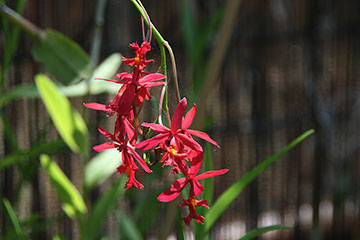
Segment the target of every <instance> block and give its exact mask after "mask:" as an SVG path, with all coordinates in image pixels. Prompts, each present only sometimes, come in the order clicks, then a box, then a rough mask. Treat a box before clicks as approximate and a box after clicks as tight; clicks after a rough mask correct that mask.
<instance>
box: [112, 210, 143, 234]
mask: <svg viewBox="0 0 360 240" xmlns="http://www.w3.org/2000/svg"><path fill="white" fill-rule="evenodd" d="M118 211H119V210H118ZM118 214H119V220H120V224H121V227H122V228H121V229H122V232H123V234H124V239H133V240H141V239H143V237H142V236H141V233H140V231H139V229H138V228H137V227H136V224H135V223H134V221H133V220H132V219H131V217H128V216H126V215H125V214H124V213H122V212H120V211H119V213H118Z"/></svg>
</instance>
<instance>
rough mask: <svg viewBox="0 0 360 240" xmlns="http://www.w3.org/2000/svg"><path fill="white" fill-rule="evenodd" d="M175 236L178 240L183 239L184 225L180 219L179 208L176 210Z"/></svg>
mask: <svg viewBox="0 0 360 240" xmlns="http://www.w3.org/2000/svg"><path fill="white" fill-rule="evenodd" d="M176 216H177V218H176V226H177V228H176V235H177V239H178V240H184V239H185V229H184V223H183V220H182V217H181V210H180V208H177V209H176Z"/></svg>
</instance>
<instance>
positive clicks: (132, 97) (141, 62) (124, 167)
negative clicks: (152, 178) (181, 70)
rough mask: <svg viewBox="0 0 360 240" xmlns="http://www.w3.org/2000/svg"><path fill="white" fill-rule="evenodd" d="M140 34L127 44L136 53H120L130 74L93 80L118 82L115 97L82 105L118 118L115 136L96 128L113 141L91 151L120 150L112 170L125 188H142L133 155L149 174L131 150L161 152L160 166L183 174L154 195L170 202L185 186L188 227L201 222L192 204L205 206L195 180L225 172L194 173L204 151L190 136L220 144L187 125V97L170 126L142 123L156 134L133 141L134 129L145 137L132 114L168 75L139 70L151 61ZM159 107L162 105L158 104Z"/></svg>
mask: <svg viewBox="0 0 360 240" xmlns="http://www.w3.org/2000/svg"><path fill="white" fill-rule="evenodd" d="M147 18H148V16H147ZM148 20H149V18H148ZM149 23H150V21H149ZM149 25H150V24H149ZM150 29H151V27H150ZM143 36H144V37H143V38H144V40H143V43H142V44H141V45H140V46H139V45H138V44H137V43H132V44H130V48H132V49H133V50H134V51H135V57H134V58H124V57H123V62H124V63H125V64H127V65H129V66H131V67H132V73H127V72H123V73H120V74H117V75H116V77H117V78H118V79H119V80H112V79H103V78H98V80H105V81H110V82H115V83H119V84H122V86H121V88H120V89H119V91H118V93H117V94H116V96H115V97H114V99H113V100H112V101H110V102H109V103H108V104H106V105H104V104H99V103H84V105H85V106H86V107H88V108H90V109H95V110H101V111H104V112H106V113H107V117H111V116H113V115H116V117H117V118H116V121H115V126H114V134H111V133H110V132H107V131H106V130H104V129H102V128H101V127H100V126H99V127H98V130H99V132H100V133H101V134H103V135H104V136H105V137H107V138H108V139H110V140H111V141H112V142H105V143H103V144H100V145H97V146H94V147H93V149H94V150H95V151H97V152H101V151H104V150H106V149H111V148H116V149H117V150H118V151H119V152H121V155H122V164H121V166H119V167H118V168H117V171H118V172H119V173H121V174H126V175H127V176H128V181H127V183H126V186H125V187H126V188H127V189H129V188H131V187H132V186H135V187H136V188H138V189H142V188H143V187H144V186H143V185H142V184H141V183H140V182H139V181H138V180H137V179H136V178H135V173H136V172H141V170H140V169H139V167H138V165H137V164H136V163H135V161H134V159H135V160H136V162H137V163H138V164H139V165H140V166H141V168H142V169H143V170H144V171H145V172H147V173H151V172H152V171H151V169H150V168H149V166H148V164H147V163H146V162H145V161H144V159H143V158H142V157H141V156H140V155H139V154H138V153H137V152H136V151H135V150H134V148H138V149H142V150H151V149H156V150H157V152H161V154H162V156H161V160H160V162H161V163H163V166H169V167H172V171H171V174H182V175H183V176H184V177H183V178H178V179H177V180H176V181H175V182H174V183H173V184H172V185H171V186H170V188H169V189H168V190H166V191H164V192H163V193H161V194H160V195H159V196H158V198H157V199H158V200H159V201H161V202H170V201H173V200H174V199H176V198H177V197H178V196H179V195H180V194H181V192H182V191H183V190H184V189H185V187H186V186H188V185H189V186H190V190H189V198H188V199H184V200H183V203H182V204H181V205H179V206H187V207H188V208H189V215H188V216H187V217H185V218H183V220H184V222H185V223H186V224H187V225H189V224H190V221H191V220H192V219H195V221H197V222H200V223H204V220H205V219H204V217H203V216H201V215H198V214H197V213H196V211H195V210H196V207H199V206H204V207H206V208H209V206H208V203H207V201H206V200H197V199H196V197H197V196H199V194H200V193H202V191H203V190H204V187H203V186H202V185H201V184H200V182H199V180H201V179H205V178H210V177H214V176H217V175H221V174H224V173H226V172H228V171H229V170H228V169H223V170H217V171H208V172H204V173H201V174H198V172H199V170H200V167H201V164H202V161H203V156H204V153H203V149H202V147H201V146H200V144H199V143H197V142H196V141H195V140H194V139H193V137H192V136H197V137H199V138H201V139H204V140H206V141H208V142H210V143H212V144H213V145H215V146H217V147H219V145H218V144H217V143H216V142H215V141H214V140H213V139H211V138H210V137H209V136H208V135H207V134H206V133H204V132H200V131H196V130H191V129H189V127H190V125H191V124H192V121H193V119H194V117H195V113H196V110H197V106H196V105H194V106H193V107H192V108H191V109H190V110H189V111H188V112H187V113H186V114H185V112H186V107H187V101H186V98H183V99H181V100H180V101H179V103H178V105H177V107H176V109H175V111H174V114H173V117H172V120H171V123H170V121H169V124H170V128H168V127H166V126H164V125H163V124H162V122H160V121H159V122H160V123H159V124H155V123H142V124H141V126H143V127H145V128H147V129H148V128H150V129H151V130H152V131H153V132H154V133H157V135H156V136H154V137H152V138H149V139H147V140H144V141H142V142H139V143H137V140H138V133H139V134H141V135H143V136H144V137H146V134H145V131H143V130H142V129H141V128H140V126H139V124H138V120H137V116H138V114H139V112H140V110H141V106H142V104H143V103H144V101H145V100H150V99H151V95H150V93H149V88H150V87H155V86H162V85H165V84H166V78H167V77H166V76H165V75H163V74H160V73H151V72H147V71H144V68H145V67H146V66H148V64H149V63H151V62H153V60H147V59H146V54H147V52H149V51H150V50H151V45H150V39H151V37H149V41H146V40H145V34H144V29H143ZM150 36H151V33H150ZM160 102H162V101H160ZM159 109H161V107H160V108H159ZM184 115H185V116H184ZM137 131H138V133H137Z"/></svg>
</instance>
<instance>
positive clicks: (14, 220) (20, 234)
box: [3, 198, 26, 239]
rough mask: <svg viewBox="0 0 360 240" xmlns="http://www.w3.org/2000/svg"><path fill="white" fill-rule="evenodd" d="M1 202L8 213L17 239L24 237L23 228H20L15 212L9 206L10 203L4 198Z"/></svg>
mask: <svg viewBox="0 0 360 240" xmlns="http://www.w3.org/2000/svg"><path fill="white" fill-rule="evenodd" d="M3 203H4V206H5V208H6V211H7V212H8V214H9V217H10V220H11V222H12V224H13V226H14V229H15V232H16V235H17V237H18V239H26V237H25V234H24V232H23V230H22V229H21V226H20V223H19V220H18V218H17V216H16V214H15V211H14V209H13V208H12V206H11V203H10V202H9V200H7V199H6V198H4V199H3Z"/></svg>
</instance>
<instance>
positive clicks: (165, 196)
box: [157, 152, 229, 202]
mask: <svg viewBox="0 0 360 240" xmlns="http://www.w3.org/2000/svg"><path fill="white" fill-rule="evenodd" d="M203 155H204V153H203V152H199V153H198V155H197V156H196V157H194V158H193V160H192V162H191V167H190V170H189V171H185V172H183V174H184V175H185V176H186V177H184V178H179V179H177V180H176V181H175V182H174V183H173V184H172V185H171V186H170V188H169V189H168V190H166V191H165V192H163V193H161V194H160V195H159V196H158V198H157V199H158V200H159V201H160V202H170V201H172V200H174V199H175V198H177V196H179V195H180V193H181V192H182V190H184V188H185V187H186V186H187V185H188V184H189V183H190V196H197V195H199V194H200V193H201V192H202V191H203V190H204V187H203V186H202V185H201V184H200V182H199V180H200V179H205V178H210V177H215V176H218V175H222V174H224V173H227V172H228V171H229V169H222V170H215V171H208V172H204V173H201V174H199V175H197V176H196V174H197V173H198V172H199V169H200V167H201V163H202V158H203Z"/></svg>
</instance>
